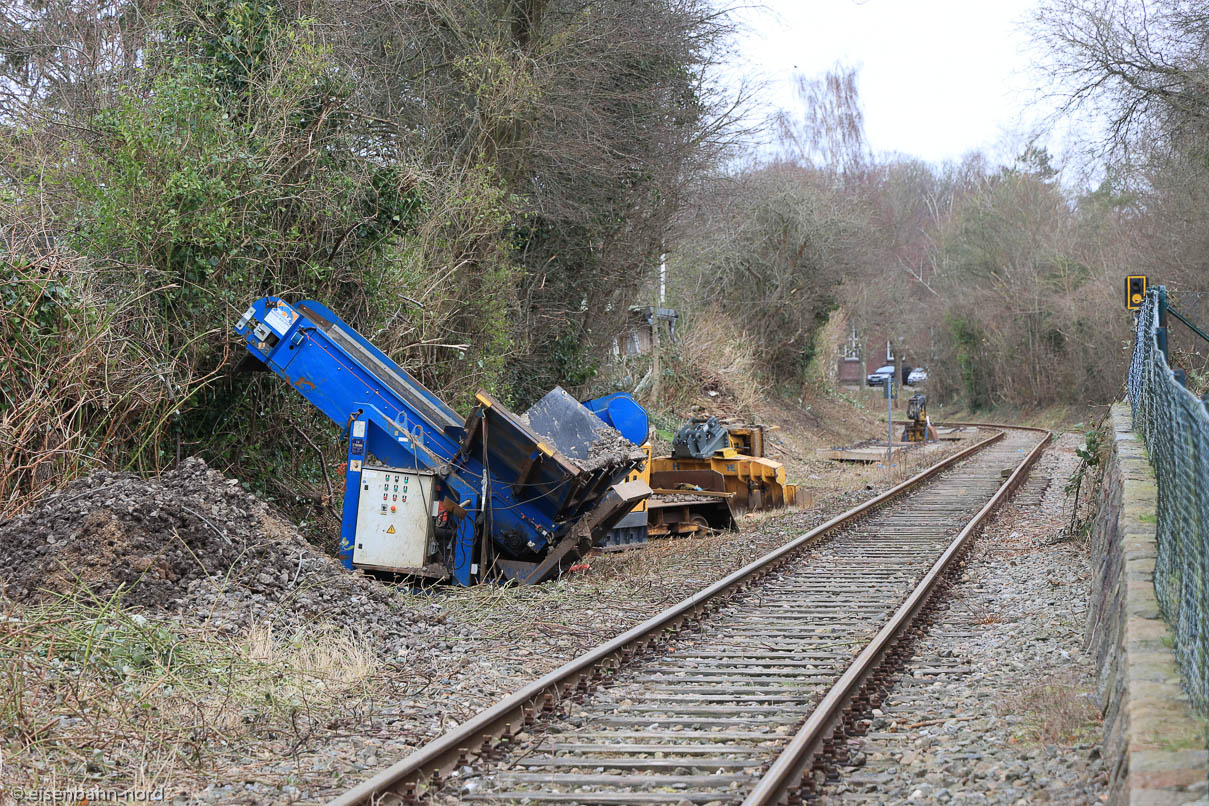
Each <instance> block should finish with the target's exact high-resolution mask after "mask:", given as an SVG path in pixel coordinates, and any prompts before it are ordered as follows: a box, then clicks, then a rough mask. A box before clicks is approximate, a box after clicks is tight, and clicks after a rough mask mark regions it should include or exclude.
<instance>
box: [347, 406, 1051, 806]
mask: <svg viewBox="0 0 1209 806" xmlns="http://www.w3.org/2000/svg"><path fill="white" fill-rule="evenodd" d="M982 427H990V428H998V429H1003V428H1012V429H1015V430H1032V431H1038V432H1040V431H1041V429H1031V428H1029V429H1025V428H1020V427H1017V426H1010V427H1009V426H997V425H995V426H988V425H983V426H982ZM1044 433H1046V434H1048V432H1044ZM1003 438H1004V433H1003V431H1002V430H1000V431H999V432H998V433H995V434H993V435H991V436H989V437H987V438H985V439H982V440H980V441H978V442H977V443H975V444H973V445H971V446H969V447H966V448H964V449H962V450H961V451H959V452H957V453H955V454H954V455H952V456H950V457H947V458H946V459H944V460H942V461H940V462H938V463H937V464H935V465H933V466H931V467H929V468H927V469H926V470H924V471H922V472H920V473H918V474H916V475H915V476H913V477H911V478H909V479H907V480H906V481H903V482H901V483H900V484H898V485H895V486H894V487H892V488H891V489H889V490H887V491H886V492H884V493H882V494H880V495H878V496H876V497H874V498H871V499H870V500H868V501H866V502H864V503H863V504H861V505H859V506H857V507H854V508H852V509H850V510H848V511H847V512H844V513H843V514H841V515H838V516H836V517H834V518H832V519H831V520H829V521H827V522H826V523H824V524H822V525H820V526H818V527H816V528H814V529H812V530H810V531H809V532H807V533H805V534H803V535H801V536H800V537H798V538H796V539H794V540H793V541H791V542H789V543H787V544H785V545H784V546H781V547H780V548H778V549H776V550H774V551H772V552H770V553H769V554H767V555H765V556H764V557H761V558H760V559H758V560H756V561H754V562H752V563H749V564H748V565H746V566H744V567H743V568H741V569H739V570H738V571H735V572H733V573H731V574H730V575H728V576H726V577H725V578H723V579H721V580H719V581H717V582H715V583H714V584H712V585H710V586H709V587H707V588H705V589H703V590H701V591H699V592H698V593H696V594H694V595H692V596H690V597H688V598H686V599H684V600H683V601H681V602H679V603H678V604H676V605H673V606H672V607H670V608H668V609H667V610H665V611H663V612H662V613H659V614H658V615H656V616H653V617H652V618H650V619H648V620H647V621H645V622H643V623H642V624H640V625H638V626H636V627H633V628H631V629H630V630H628V631H627V632H625V633H623V634H621V635H619V636H617V637H615V638H613V639H612V640H610V641H608V642H607V643H605V644H602V645H601V646H599V647H597V648H596V649H593V650H591V651H589V652H587V653H585V654H583V655H581V656H579V657H577V658H575V659H573V660H571V661H569V662H568V663H566V664H564V665H563V666H561V667H559V668H558V669H556V670H554V671H553V672H550V673H549V674H547V675H546V676H544V677H542V678H540V679H539V680H536V681H534V682H533V683H530V684H529V685H527V686H525V687H524V688H522V689H521V690H519V691H517V692H516V693H514V694H512V695H511V696H509V697H507V698H505V699H504V700H502V701H500V702H499V703H497V704H496V705H494V706H492V707H490V708H488V709H487V710H485V711H483V712H482V713H480V714H479V715H478V716H476V717H475V718H473V719H471V720H470V721H468V722H466V723H465V724H463V725H461V726H460V727H458V728H456V729H454V730H451V731H449V732H447V733H445V734H443V735H442V736H439V737H438V738H436V739H435V740H433V741H432V742H429V743H428V744H427V745H425V746H424V747H421V748H420V749H418V750H417V751H415V752H414V753H412V754H411V755H410V756H408V757H406V758H404V759H403V760H401V761H399V762H397V763H396V764H394V765H392V766H391V767H389V768H387V769H385V770H383V771H382V772H380V773H378V774H377V775H375V776H373V777H372V778H370V779H368V780H366V781H364V782H363V783H361V784H359V785H357V786H356V787H354V788H353V789H350V790H348V791H347V792H345V793H343V794H342V795H340V796H339V797H337V798H335V799H334V800H332V801H330V804H329V806H353V804H364V803H374V804H379V803H393V802H399V801H402V800H404V799H410V798H414V797H415V796H417V795H418V794H421V793H423V792H424V791H425V790H426V788H427V785H430V784H433V783H435V782H437V781H439V780H440V779H441V777H442V776H444V775H446V774H448V773H449V772H450V771H451V770H452V769H454V768H455V767H456V766H458V765H460V764H465V763H466V762H467V761H468V760H469V759H470V758H471V757H472V756H475V755H477V754H480V753H481V752H483V751H484V750H486V749H488V748H490V747H491V744H492V742H493V741H494V740H495V739H497V738H499V737H502V736H512V735H515V734H517V733H519V732H520V731H522V730H523V729H524V728H525V726H526V725H528V724H531V723H532V722H534V721H535V720H536V719H537V718H538V715H539V714H540V713H542V712H545V711H552V710H553V709H554V707H555V706H556V705H557V704H558V703H559V702H560V701H561V699H562V698H563V697H564V696H566V695H569V694H574V693H576V692H585V691H587V690H589V689H590V688H591V687H592V685H593V684H594V683H596V682H598V681H600V680H601V679H602V678H603V677H604V675H605V674H607V673H609V672H610V671H612V670H614V669H617V668H619V667H621V666H622V665H624V664H625V663H626V662H627V661H628V660H629V659H630V658H632V657H633V656H634V655H635V654H637V653H638V652H640V651H641V650H643V649H644V648H646V647H647V646H648V645H649V644H650V643H651V642H652V641H654V640H656V639H658V638H661V637H664V636H667V635H670V634H672V633H674V632H675V631H676V629H677V628H678V627H679V626H681V625H683V624H685V623H688V622H691V621H694V620H697V619H699V618H700V617H701V616H702V615H703V614H705V613H706V612H708V611H709V610H711V609H713V608H714V607H717V606H718V605H720V604H721V603H722V602H723V601H724V600H725V599H726V598H727V595H728V594H731V593H735V592H737V591H740V590H742V589H744V588H746V587H747V586H749V585H751V584H752V583H754V582H756V581H757V580H759V579H760V578H762V577H764V576H765V575H767V574H768V573H770V572H771V571H773V570H774V569H775V568H776V567H777V566H778V565H780V564H781V563H783V562H785V561H786V560H788V559H790V558H791V557H792V556H794V555H795V554H797V553H798V552H799V551H801V550H802V549H803V548H805V547H807V546H809V545H811V544H812V543H814V542H815V541H817V540H818V539H819V538H821V537H823V536H825V535H827V534H829V533H831V532H833V531H835V530H837V529H840V528H841V527H844V526H848V525H851V524H853V523H855V522H856V521H858V520H860V519H861V518H863V517H864V516H866V515H868V514H869V513H871V512H872V511H873V510H875V509H878V508H880V507H882V506H883V505H885V504H886V503H888V502H890V501H893V500H894V499H896V498H898V497H899V496H901V495H902V494H903V493H905V492H907V491H909V490H911V489H912V488H914V487H916V486H917V485H919V484H921V483H922V482H924V481H927V480H928V479H930V478H932V477H933V476H935V475H936V474H937V473H940V472H941V471H943V470H945V469H947V468H949V467H951V466H952V465H954V464H956V463H957V462H960V461H961V460H963V459H965V458H967V457H969V456H970V455H972V454H974V453H975V452H977V451H980V450H982V449H983V448H985V447H987V446H989V445H991V444H994V443H996V442H998V441H1000V440H1002V439H1003ZM1044 444H1045V442H1044V441H1042V442H1039V443H1038V445H1037V447H1036V448H1034V449H1033V451H1032V452H1031V453H1030V454H1029V456H1028V458H1027V459H1026V460H1025V461H1024V462H1023V463H1021V464H1020V465H1019V466H1018V467H1017V468H1016V470H1015V472H1014V473H1013V474H1012V475H1011V477H1010V478H1009V479H1008V481H1007V482H1006V483H1005V484H1004V485H1002V487H1001V488H1000V489H999V491H998V492H997V493H996V494H995V496H994V497H993V498H992V500H991V501H990V502H988V503H987V504H986V505H985V506H984V507H983V508H982V510H980V511H979V513H978V515H977V516H976V517H975V519H974V520H973V521H971V522H970V525H969V526H967V527H966V528H965V529H964V530H963V531H962V533H961V534H960V535H959V536H958V538H957V539H956V540H955V541H954V545H952V546H950V547H949V549H948V550H946V551H945V553H944V555H943V556H942V557H941V559H940V560H938V561H937V563H936V565H935V566H934V567H933V568H932V570H931V571H930V572H929V573H928V575H927V576H926V577H925V579H924V581H923V582H922V583H921V585H920V587H919V588H918V589H917V590H916V591H915V592H914V593H912V594H911V596H910V597H909V598H908V600H907V602H905V603H904V604H903V606H902V608H900V609H899V612H897V613H896V614H895V616H894V617H893V618H892V619H891V623H890V624H888V625H887V626H886V628H885V629H883V630H882V632H881V633H879V634H878V636H877V637H876V638H875V639H874V641H873V643H871V644H870V645H869V647H868V648H867V649H866V650H865V651H864V652H863V653H862V654H861V655H860V656H859V657H858V659H857V661H856V662H854V663H853V664H852V666H851V667H850V668H849V669H848V671H847V672H845V673H844V675H843V677H842V678H841V680H840V682H839V683H837V684H836V686H835V687H834V688H833V691H832V692H830V693H829V694H828V695H827V698H825V700H824V702H823V703H820V706H819V709H820V710H821V709H822V708H823V706H824V705H827V709H826V714H825V715H824V716H820V715H819V712H818V711H817V710H816V713H815V715H813V716H811V717H810V718H809V719H808V720H807V723H806V724H805V725H804V726H803V728H802V730H801V731H799V734H798V736H795V738H794V740H793V742H792V743H791V745H790V747H787V748H786V750H785V752H784V753H782V755H781V757H780V758H778V760H777V761H776V762H774V763H773V766H772V767H771V768H770V769H769V771H768V774H767V775H766V776H765V779H763V780H762V781H761V783H760V784H759V786H758V788H757V791H759V792H761V793H764V794H761V795H760V796H759V797H760V798H763V799H756V798H755V792H753V793H752V796H750V797H749V798H748V799H747V800H746V801H745V803H747V804H763V803H773V802H777V800H778V799H781V798H783V797H784V795H785V793H787V792H788V791H789V790H790V789H791V788H793V787H794V786H796V782H797V781H798V780H799V779H800V775H801V771H802V770H803V769H807V768H808V766H809V764H810V763H811V761H812V759H813V755H814V753H815V752H816V750H817V746H818V745H819V743H821V741H822V737H824V736H825V734H826V733H827V732H829V731H830V730H832V729H833V728H834V725H835V724H837V722H836V720H837V719H839V718H840V717H841V716H842V713H843V710H844V707H845V706H846V705H847V703H848V702H849V700H850V698H851V696H852V695H853V694H854V693H855V692H856V691H858V690H859V688H860V684H862V683H863V682H864V681H865V680H866V679H867V677H868V670H871V669H872V668H873V667H874V666H875V665H876V663H877V662H878V661H880V659H881V658H882V657H884V655H885V651H886V649H887V648H888V647H889V646H890V645H891V644H892V643H893V640H894V638H895V637H896V636H897V635H899V634H901V632H902V630H903V629H905V627H906V626H907V625H909V624H910V622H911V621H912V620H913V619H914V617H915V616H916V614H917V613H918V612H919V610H920V608H922V606H923V603H924V602H926V600H927V598H928V596H929V595H930V594H931V591H932V590H933V588H934V586H935V584H936V581H937V580H938V579H940V578H941V576H942V575H943V573H944V571H945V569H947V568H948V567H949V566H950V565H951V564H952V562H953V559H954V557H955V556H957V554H958V553H959V552H960V550H961V547H962V546H963V545H964V544H965V542H966V541H967V540H968V538H969V537H970V536H971V535H972V534H973V533H974V531H975V530H976V529H977V527H978V526H979V525H980V524H981V523H982V521H983V520H984V519H985V517H986V516H987V515H988V514H989V513H990V512H991V511H992V510H993V509H994V508H995V506H997V504H998V503H999V502H1001V501H1002V500H1003V499H1004V497H1006V495H1008V494H1009V493H1010V491H1011V490H1013V489H1015V486H1016V485H1017V484H1018V483H1019V480H1020V479H1021V478H1022V477H1023V474H1024V472H1025V471H1026V469H1027V467H1028V466H1029V465H1031V464H1032V462H1033V461H1035V459H1036V456H1038V455H1039V454H1040V451H1041V449H1042V448H1043V447H1044ZM866 667H868V670H867V669H866ZM841 684H842V690H840V688H841ZM820 724H821V725H822V727H821V728H820V727H818V725H820ZM807 728H810V731H811V732H810V733H807ZM820 731H821V732H820ZM791 750H792V751H793V753H792V755H791V754H790V751H791ZM803 765H806V766H805V767H804V766H803Z"/></svg>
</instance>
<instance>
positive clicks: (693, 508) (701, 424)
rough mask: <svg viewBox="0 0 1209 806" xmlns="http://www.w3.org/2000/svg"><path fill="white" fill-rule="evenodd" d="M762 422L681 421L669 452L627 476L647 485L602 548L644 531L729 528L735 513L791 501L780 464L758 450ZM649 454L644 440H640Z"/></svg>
mask: <svg viewBox="0 0 1209 806" xmlns="http://www.w3.org/2000/svg"><path fill="white" fill-rule="evenodd" d="M768 430H770V429H768V428H767V427H765V426H762V425H746V424H736V423H722V422H720V421H719V420H718V419H717V418H716V417H711V418H709V419H708V420H704V419H703V420H693V421H692V422H689V423H687V424H686V425H685V426H684V427H683V428H681V429H680V432H679V433H678V434H676V439H675V441H673V443H672V455H671V456H659V457H655V458H653V459H649V460H648V461H647V462H646V464H645V465H643V466H642V467H641V468H639V469H638V470H635V471H633V472H632V473H631V474H630V476H629V477H627V481H644V482H646V483H647V484H648V485H650V487H651V490H652V494H651V497H650V498H649V499H646V500H644V501H642V502H641V503H639V504H638V505H637V506H636V507H634V509H633V510H632V511H631V512H630V513H629V514H627V515H626V516H625V517H624V518H623V519H622V520H621V521H619V522H618V524H617V526H615V527H613V529H612V530H611V531H610V532H609V533H608V535H607V536H606V537H605V539H603V540H601V541H600V542H598V543H597V546H598V547H599V548H602V549H604V550H605V551H617V550H621V549H627V548H637V547H640V546H642V545H644V544H645V543H646V539H647V536H648V535H649V536H650V537H666V536H668V535H681V536H683V535H691V534H696V533H697V532H701V531H704V530H709V529H714V530H725V529H733V528H735V525H736V524H735V514H736V513H738V512H744V511H748V510H757V509H775V508H779V507H785V506H793V505H794V504H795V503H796V499H797V486H796V485H793V484H787V483H786V482H785V466H784V465H782V464H781V463H780V462H776V461H773V460H772V459H767V458H765V457H764V434H765V432H766V431H768ZM642 450H643V451H644V452H646V455H647V456H648V457H650V455H651V443H650V442H647V443H646V444H644V445H643V446H642Z"/></svg>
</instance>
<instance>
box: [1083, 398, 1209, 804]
mask: <svg viewBox="0 0 1209 806" xmlns="http://www.w3.org/2000/svg"><path fill="white" fill-rule="evenodd" d="M1110 421H1111V424H1112V430H1113V443H1112V453H1111V457H1110V459H1109V462H1108V465H1107V467H1106V469H1105V475H1104V486H1103V489H1102V490H1101V493H1100V501H1099V504H1100V509H1099V513H1098V515H1097V517H1096V520H1095V523H1094V525H1093V528H1092V569H1093V578H1092V587H1091V592H1090V602H1089V608H1088V624H1087V645H1088V649H1089V651H1090V652H1091V653H1092V656H1093V657H1094V658H1095V660H1096V661H1097V662H1098V667H1099V669H1100V681H1099V682H1100V694H1101V704H1102V706H1103V712H1104V754H1105V761H1106V762H1107V767H1108V771H1109V777H1110V781H1109V784H1110V788H1109V801H1108V802H1109V803H1110V804H1121V805H1122V806H1124V805H1125V804H1130V806H1134V805H1136V806H1166V805H1167V804H1188V803H1201V804H1206V805H1207V806H1209V777H1207V772H1209V751H1207V750H1206V733H1205V722H1204V720H1202V719H1201V718H1199V717H1198V716H1196V715H1195V714H1194V713H1193V712H1192V709H1191V707H1190V706H1189V703H1188V698H1187V696H1185V694H1184V691H1183V690H1182V688H1181V686H1180V678H1179V672H1178V671H1177V668H1176V662H1175V655H1174V653H1173V652H1172V650H1171V646H1172V632H1171V629H1170V628H1169V627H1168V626H1167V624H1166V622H1164V621H1163V619H1162V617H1161V615H1160V613H1159V605H1158V601H1157V600H1156V599H1155V594H1154V561H1155V556H1156V554H1157V550H1156V543H1155V523H1156V513H1155V506H1156V502H1157V490H1156V487H1155V480H1154V473H1153V471H1152V470H1151V467H1150V463H1149V462H1148V461H1147V458H1146V448H1145V446H1144V445H1143V443H1142V441H1141V439H1140V438H1138V436H1137V435H1136V434H1135V433H1134V432H1133V424H1132V416H1131V414H1130V410H1129V406H1128V405H1126V404H1123V403H1119V404H1117V405H1114V406H1113V407H1112V413H1111V420H1110ZM1206 483H1209V481H1207V482H1206Z"/></svg>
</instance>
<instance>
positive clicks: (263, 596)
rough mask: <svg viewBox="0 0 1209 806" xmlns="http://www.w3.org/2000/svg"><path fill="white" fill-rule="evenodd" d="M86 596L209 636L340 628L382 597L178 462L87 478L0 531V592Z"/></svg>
mask: <svg viewBox="0 0 1209 806" xmlns="http://www.w3.org/2000/svg"><path fill="white" fill-rule="evenodd" d="M81 585H84V586H86V587H87V588H88V589H89V590H90V591H92V593H93V594H95V595H96V596H98V597H107V596H109V595H111V594H113V593H114V592H115V591H117V590H118V589H119V588H122V589H123V590H124V593H123V595H122V599H123V602H124V603H125V604H126V605H135V606H139V607H143V608H146V609H148V610H151V611H159V612H165V613H173V614H179V615H180V617H182V618H185V619H188V620H205V621H209V622H211V623H214V624H216V625H218V626H220V627H227V628H236V627H245V626H248V625H249V624H252V623H256V622H265V621H268V622H273V623H276V624H279V625H282V626H286V627H296V626H300V625H301V624H304V623H306V622H309V621H313V620H323V621H341V620H351V621H352V622H354V623H360V624H366V625H367V626H372V625H373V624H374V623H376V622H377V621H385V620H387V619H386V617H387V616H388V615H389V614H388V611H390V610H393V609H394V604H395V603H394V602H393V601H392V589H391V588H389V587H388V586H384V585H381V584H380V583H378V582H376V581H374V580H371V579H368V578H366V577H364V576H362V575H360V574H358V573H353V572H350V571H348V570H347V569H346V568H344V567H343V566H342V565H340V563H339V562H337V561H336V560H335V559H334V558H332V557H329V556H326V555H324V554H322V553H320V552H318V551H316V550H315V549H314V548H312V547H311V546H310V545H309V544H308V543H307V542H306V541H305V540H304V539H303V538H302V537H300V536H299V535H297V534H296V533H295V532H294V531H293V530H292V529H291V528H290V527H288V526H287V525H285V523H284V522H283V521H281V520H280V519H278V518H277V517H276V516H275V515H273V514H272V513H271V512H270V511H269V509H268V507H267V506H266V505H265V503H264V502H262V501H260V500H259V499H257V498H256V497H255V496H254V495H251V494H250V493H248V492H246V491H244V490H243V489H242V488H241V487H240V485H239V482H238V481H236V480H234V479H226V478H224V477H223V476H222V474H221V473H219V472H218V471H216V470H211V469H209V468H208V467H207V466H206V464H205V462H203V461H202V460H200V459H187V460H185V461H184V462H182V463H181V465H180V466H179V467H178V468H177V469H175V470H171V471H168V472H166V473H164V474H163V475H161V476H160V477H158V478H153V479H143V478H139V477H137V476H134V475H131V474H129V473H111V472H106V471H99V472H96V473H93V474H92V475H90V476H88V477H86V478H82V479H79V480H76V481H73V482H71V483H70V484H68V485H66V486H65V487H63V488H62V489H60V490H58V491H56V492H54V493H52V494H51V495H50V496H48V497H47V498H46V499H45V500H44V501H43V502H42V503H41V505H40V506H38V507H37V508H36V509H34V510H32V511H30V512H27V513H25V514H23V515H20V516H18V517H16V518H14V519H12V520H10V521H7V522H4V523H0V591H3V593H4V595H5V596H7V598H9V599H10V600H13V601H16V602H21V603H35V602H38V601H45V600H47V599H49V598H53V597H56V596H61V595H64V594H76V593H77V592H78V591H79V589H80V586H81Z"/></svg>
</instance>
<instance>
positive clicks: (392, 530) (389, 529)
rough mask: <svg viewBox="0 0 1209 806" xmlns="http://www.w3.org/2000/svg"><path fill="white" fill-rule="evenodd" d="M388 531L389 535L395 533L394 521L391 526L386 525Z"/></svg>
mask: <svg viewBox="0 0 1209 806" xmlns="http://www.w3.org/2000/svg"><path fill="white" fill-rule="evenodd" d="M386 533H387V534H388V535H393V534H394V533H395V525H394V524H393V523H392V524H391V525H390V526H388V527H386Z"/></svg>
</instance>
